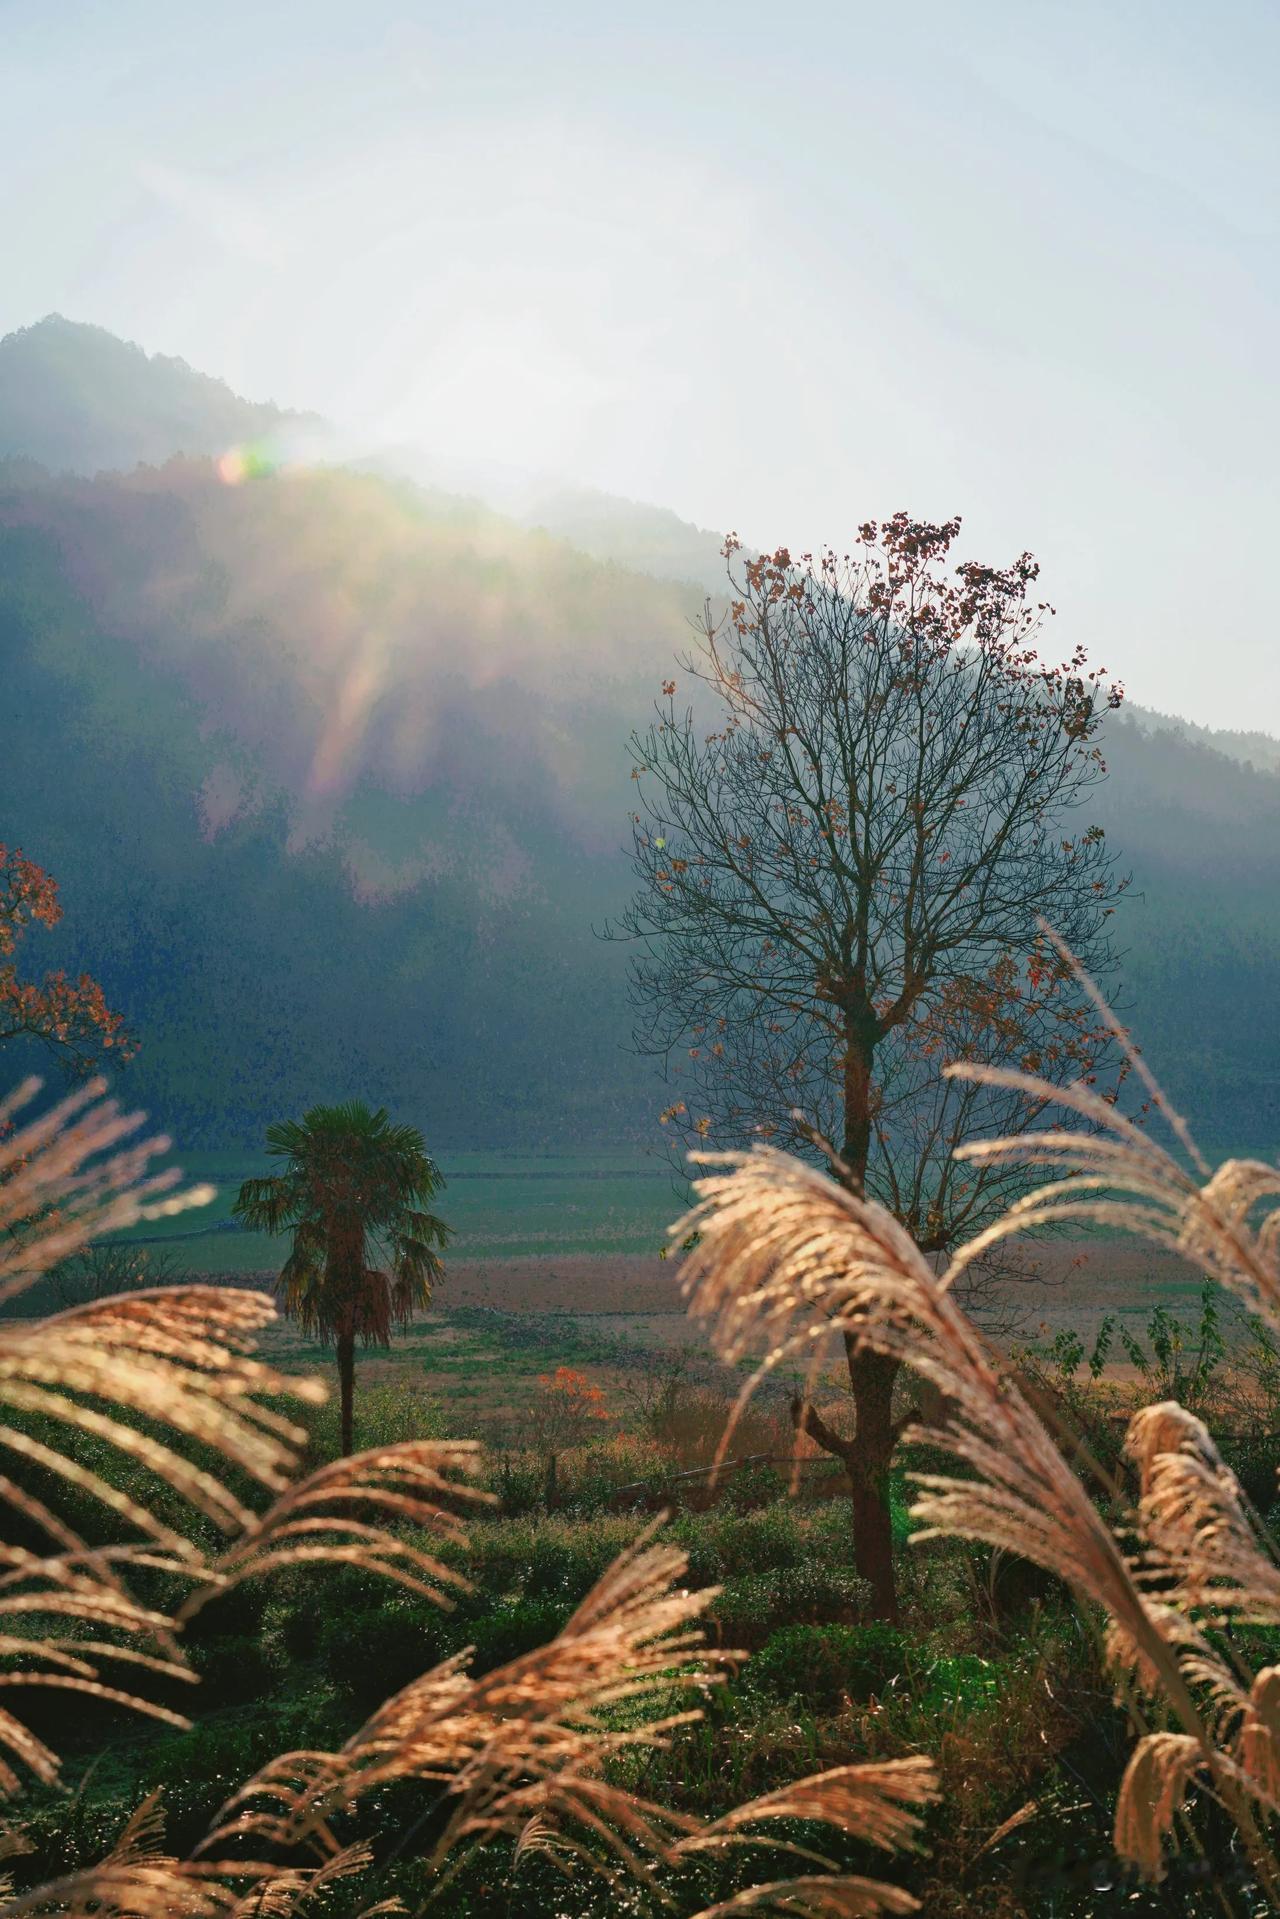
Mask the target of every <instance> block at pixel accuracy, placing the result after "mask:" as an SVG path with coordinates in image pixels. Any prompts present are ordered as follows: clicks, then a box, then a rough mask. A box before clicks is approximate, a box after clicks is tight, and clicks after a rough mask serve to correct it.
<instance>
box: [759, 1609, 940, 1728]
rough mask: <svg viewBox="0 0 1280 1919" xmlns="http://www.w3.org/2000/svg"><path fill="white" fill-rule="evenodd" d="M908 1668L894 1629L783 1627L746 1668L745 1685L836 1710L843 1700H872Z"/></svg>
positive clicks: (899, 1636)
mask: <svg viewBox="0 0 1280 1919" xmlns="http://www.w3.org/2000/svg"><path fill="white" fill-rule="evenodd" d="M905 1665H906V1645H905V1642H904V1640H903V1637H902V1634H901V1633H900V1632H899V1631H898V1630H897V1628H896V1627H894V1626H888V1625H885V1624H883V1623H881V1622H878V1621H875V1622H872V1623H871V1624H869V1625H866V1626H784V1627H783V1629H782V1631H781V1632H776V1633H774V1634H773V1635H772V1636H771V1637H770V1639H769V1640H768V1641H767V1642H766V1644H765V1646H764V1648H763V1650H762V1651H761V1652H758V1653H757V1654H756V1656H755V1658H754V1659H753V1660H752V1661H751V1663H750V1664H749V1665H748V1667H747V1669H746V1674H745V1680H744V1683H745V1684H746V1685H747V1686H748V1687H751V1688H753V1689H755V1690H758V1691H760V1692H764V1693H771V1694H772V1695H773V1696H774V1697H775V1698H777V1699H791V1698H797V1699H803V1700H804V1701H805V1703H806V1705H808V1706H809V1707H811V1708H812V1709H813V1710H814V1711H817V1712H824V1711H825V1712H837V1711H839V1709H840V1707H841V1705H842V1704H843V1703H844V1702H845V1700H852V1701H854V1702H861V1701H863V1700H867V1699H872V1698H874V1697H875V1696H876V1694H877V1693H879V1692H881V1691H882V1690H883V1689H884V1687H885V1686H887V1685H888V1684H889V1683H890V1681H892V1680H893V1679H895V1678H896V1677H897V1675H898V1674H899V1673H900V1672H902V1671H903V1670H904V1668H905Z"/></svg>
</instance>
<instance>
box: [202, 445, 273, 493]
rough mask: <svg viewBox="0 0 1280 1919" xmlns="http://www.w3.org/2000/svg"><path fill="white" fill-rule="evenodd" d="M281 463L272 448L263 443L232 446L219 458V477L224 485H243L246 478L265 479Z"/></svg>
mask: <svg viewBox="0 0 1280 1919" xmlns="http://www.w3.org/2000/svg"><path fill="white" fill-rule="evenodd" d="M279 464H280V462H279V461H278V460H277V459H276V458H275V457H274V456H273V454H272V453H271V451H270V449H269V448H268V447H266V446H264V445H262V444H258V445H256V446H254V445H250V446H232V447H228V448H227V451H226V452H225V453H224V454H223V455H222V456H221V458H220V459H219V460H218V463H217V468H218V478H219V479H220V480H221V481H222V484H223V485H224V486H242V485H243V484H244V482H245V481H246V480H261V479H265V477H266V476H267V474H269V473H274V472H275V471H276V469H277V467H278V466H279Z"/></svg>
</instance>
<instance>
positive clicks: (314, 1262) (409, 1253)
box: [234, 1100, 449, 1454]
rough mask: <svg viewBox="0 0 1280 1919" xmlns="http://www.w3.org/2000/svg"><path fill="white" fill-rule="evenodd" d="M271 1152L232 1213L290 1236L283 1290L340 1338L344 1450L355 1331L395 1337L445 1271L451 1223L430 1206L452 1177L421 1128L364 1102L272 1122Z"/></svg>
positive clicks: (327, 1334) (292, 1304)
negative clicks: (275, 1167)
mask: <svg viewBox="0 0 1280 1919" xmlns="http://www.w3.org/2000/svg"><path fill="white" fill-rule="evenodd" d="M267 1151H268V1153H269V1154H271V1155H272V1157H273V1158H276V1159H280V1160H283V1161H284V1168H283V1171H281V1172H279V1173H275V1174H272V1175H270V1176H268V1177H267V1178H265V1179H246V1180H245V1181H244V1183H243V1185H242V1186H241V1188H240V1192H239V1195H238V1197H237V1199H236V1203H235V1208H234V1210H235V1214H236V1217H237V1218H238V1219H239V1220H240V1221H241V1222H242V1224H244V1225H245V1226H248V1227H251V1228H253V1229H255V1230H256V1231H258V1232H268V1233H292V1234H293V1249H292V1251H291V1252H290V1254H289V1257H288V1259H287V1260H286V1261H285V1263H284V1266H283V1267H282V1268H281V1272H280V1277H279V1279H278V1281H277V1286H278V1289H279V1293H280V1299H281V1303H282V1305H283V1307H284V1310H285V1312H286V1313H288V1314H289V1315H290V1317H291V1318H293V1319H296V1320H297V1321H298V1324H299V1325H300V1326H301V1327H302V1329H303V1331H304V1332H307V1333H312V1334H315V1335H316V1336H317V1337H318V1338H319V1339H320V1340H321V1341H322V1342H323V1343H324V1344H325V1345H330V1344H332V1345H334V1346H335V1347H336V1348H337V1355H338V1385H339V1391H340V1394H341V1401H342V1451H343V1453H344V1454H347V1453H349V1452H350V1451H351V1449H352V1419H351V1405H352V1395H353V1392H354V1387H355V1347H356V1340H357V1339H361V1340H363V1341H364V1343H365V1344H366V1345H378V1346H386V1345H388V1344H389V1343H390V1339H391V1329H392V1327H393V1326H404V1325H407V1324H408V1322H409V1320H410V1319H412V1317H413V1314H414V1311H415V1309H416V1308H417V1307H420V1306H426V1305H429V1304H430V1300H431V1288H432V1284H433V1282H434V1281H435V1280H437V1279H438V1278H439V1277H440V1275H441V1273H442V1272H443V1271H444V1268H443V1265H442V1263H441V1260H440V1257H439V1254H440V1252H441V1251H442V1250H443V1248H444V1246H445V1244H446V1243H447V1241H448V1238H449V1228H448V1227H447V1226H446V1225H445V1224H444V1222H443V1220H440V1219H437V1217H436V1215H435V1214H434V1213H431V1212H427V1211H426V1210H424V1208H425V1206H426V1203H427V1202H428V1201H429V1200H431V1199H432V1198H434V1196H435V1194H436V1193H437V1192H439V1191H440V1189H441V1188H442V1187H443V1185H444V1180H443V1179H442V1178H441V1175H440V1171H439V1168H438V1167H437V1166H436V1164H435V1161H434V1160H433V1159H432V1158H431V1157H430V1155H429V1154H428V1152H427V1150H426V1147H425V1145H424V1143H423V1139H422V1135H421V1133H419V1132H418V1130H417V1129H416V1127H413V1126H393V1125H392V1124H391V1122H390V1120H389V1119H388V1117H387V1114H386V1111H385V1109H382V1108H379V1110H378V1111H377V1112H376V1113H375V1112H372V1111H371V1110H370V1109H369V1107H368V1106H366V1105H365V1104H364V1102H363V1100H352V1101H350V1102H349V1103H348V1104H347V1105H345V1106H313V1107H312V1108H311V1111H310V1112H309V1113H306V1114H304V1116H303V1118H302V1119H301V1120H286V1121H283V1122H282V1123H280V1124H278V1125H275V1126H270V1127H268V1128H267Z"/></svg>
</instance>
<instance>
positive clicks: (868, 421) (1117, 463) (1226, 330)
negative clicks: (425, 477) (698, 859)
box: [0, 0, 1280, 731]
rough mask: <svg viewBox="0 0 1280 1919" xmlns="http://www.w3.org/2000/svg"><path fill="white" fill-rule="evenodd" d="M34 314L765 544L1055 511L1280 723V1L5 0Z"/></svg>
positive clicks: (1217, 709) (1146, 637) (450, 453)
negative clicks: (1278, 530)
mask: <svg viewBox="0 0 1280 1919" xmlns="http://www.w3.org/2000/svg"><path fill="white" fill-rule="evenodd" d="M0 47H2V49H3V51H2V52H0V109H2V111H3V120H2V122H0V124H2V125H3V127H4V138H5V144H6V149H7V151H6V174H7V187H8V190H7V192H6V194H5V195H4V197H3V200H2V201H0V259H3V262H4V270H3V275H2V276H0V331H8V330H9V329H10V328H12V327H16V326H21V325H25V324H28V323H29V322H31V321H32V320H35V319H37V318H39V317H40V316H41V315H43V314H44V313H47V312H49V311H51V310H58V311H61V312H63V313H65V314H67V315H68V316H69V317H71V318H74V319H83V320H93V321H96V322H98V323H99V324H101V325H103V326H107V327H110V328H111V329H112V330H113V331H115V332H118V333H121V334H123V335H125V336H126V337H128V338H130V339H135V340H137V341H139V342H140V343H141V344H143V345H144V346H146V347H148V348H149V349H151V350H161V351H164V352H169V353H179V354H181V355H182V356H183V357H184V358H186V359H187V360H189V361H191V362H192V363H193V364H194V365H196V366H199V367H201V368H203V369H205V370H207V371H210V372H214V373H218V374H221V375H222V376H223V377H224V378H226V379H227V380H229V381H230V382H231V384H232V385H233V386H235V387H236V388H237V389H238V390H240V391H242V392H244V393H246V394H248V395H250V396H252V397H254V398H266V397H270V398H274V399H276V400H278V401H280V402H282V403H285V404H290V405H297V406H307V407H314V408H316V409H318V410H319V411H321V412H324V413H327V414H328V415H330V416H331V417H333V418H335V419H337V420H339V421H340V422H343V423H346V424H349V425H351V426H353V427H354V428H356V429H357V430H358V431H360V432H368V433H369V434H370V435H371V436H373V437H377V438H385V439H387V440H391V441H405V440H419V441H421V442H422V443H423V444H424V445H425V446H426V447H427V448H428V449H430V450H432V451H433V452H434V453H436V454H437V455H438V456H441V457H443V458H446V459H448V458H463V459H469V460H478V461H500V462H504V463H508V464H511V465H514V466H520V467H533V468H538V469H542V470H547V471H550V472H554V473H556V474H559V475H563V476H565V477H567V478H569V479H572V480H576V481H582V482H585V483H588V484H592V485H596V486H600V487H603V488H606V489H608V490H610V491H612V492H617V493H622V494H625V495H628V496H630V497H632V498H637V499H645V500H652V501H657V502H659V503H662V504H664V505H669V506H672V507H674V508H675V509H676V510H677V511H678V512H679V513H681V514H683V515H685V516H686V517H688V518H690V519H694V520H696V521H698V522H700V523H701V524H703V525H706V526H712V527H715V528H718V529H722V528H725V527H728V526H734V527H736V528H737V529H738V530H739V531H740V532H741V533H742V535H743V536H744V537H745V538H746V539H748V540H750V541H752V542H755V543H767V544H770V545H772V544H775V543H777V542H779V541H783V540H786V541H789V542H790V543H792V544H797V545H798V544H816V543H818V542H821V541H823V540H824V539H825V540H830V541H831V542H832V543H833V544H840V543H841V542H843V541H845V540H846V539H847V537H848V536H849V534H850V532H851V530H852V527H853V526H854V524H855V523H856V522H857V521H859V520H861V519H864V518H867V517H869V516H872V517H880V516H883V515H884V514H886V513H888V512H890V511H892V510H893V509H895V508H897V507H899V506H906V507H908V508H909V509H910V510H911V511H912V512H915V513H917V514H921V515H929V516H939V517H940V516H943V515H946V514H949V513H952V512H960V513H962V514H963V515H964V516H965V519H966V523H967V527H968V532H969V535H970V536H971V538H970V544H971V546H972V549H973V551H974V552H975V553H978V554H979V555H980V556H981V557H984V558H989V559H992V560H1004V559H1006V558H1007V557H1009V556H1010V555H1011V554H1012V553H1013V552H1015V551H1017V550H1020V549H1021V548H1022V547H1024V546H1029V547H1031V548H1032V550H1033V551H1035V552H1036V553H1037V554H1038V555H1039V556H1040V558H1041V560H1042V562H1043V564H1044V569H1045V574H1044V579H1045V585H1046V589H1047V591H1048V596H1049V597H1050V598H1051V599H1053V600H1054V601H1055V603H1056V604H1057V606H1058V608H1059V614H1060V617H1059V621H1058V630H1057V638H1058V640H1059V642H1060V643H1061V644H1062V645H1063V646H1064V647H1065V645H1066V643H1067V641H1068V640H1069V639H1074V638H1076V637H1082V638H1084V639H1086V640H1087V641H1089V642H1090V644H1091V645H1092V647H1093V648H1094V650H1095V656H1096V657H1100V658H1101V661H1102V663H1103V664H1105V665H1106V666H1108V667H1109V668H1111V669H1112V670H1113V671H1114V672H1115V673H1117V674H1119V675H1121V676H1123V677H1124V678H1125V679H1126V680H1127V681H1128V682H1129V684H1130V686H1131V688H1132V690H1133V692H1134V693H1135V695H1137V696H1138V697H1139V698H1141V699H1143V700H1145V701H1147V702H1148V703H1151V704H1155V705H1161V706H1164V707H1167V708H1170V709H1173V710H1177V711H1180V712H1182V713H1185V714H1187V715H1189V716H1191V717H1195V718H1199V719H1202V720H1204V721H1206V722H1208V723H1212V724H1218V725H1236V726H1260V727H1263V728H1266V729H1268V730H1271V731H1280V651H1278V649H1277V645H1276V639H1277V619H1276V613H1275V611H1274V608H1273V604H1272V602H1273V585H1272V581H1271V579H1270V567H1271V565H1272V563H1273V562H1272V553H1273V549H1274V546H1275V524H1276V519H1277V509H1278V508H1280V481H1278V480H1277V470H1278V467H1280V458H1278V455H1277V445H1278V444H1280V431H1278V429H1280V397H1278V395H1280V389H1278V387H1277V381H1276V377H1275V357H1276V352H1277V317H1278V315H1277V306H1278V300H1277V294H1278V291H1280V261H1278V253H1277V239H1278V234H1280V130H1278V129H1280V121H1278V119H1277V114H1276V110H1275V106H1274V86H1275V76H1276V73H1277V72H1278V71H1280V8H1277V7H1276V6H1275V5H1274V4H1271V5H1263V4H1259V5H1246V4H1232V3H1231V0H1228V3H1227V4H1220V5H1218V6H1217V7H1214V8H1208V7H1205V6H1204V5H1203V4H1197V5H1190V4H1185V3H1184V0H1162V3H1160V4H1135V3H1133V0H1072V3H1071V4H1067V3H1065V0H1064V3H1063V4H1058V3H1057V0H1052V3H1050V0H1010V3H1009V4H1004V3H1003V0H999V3H997V0H969V3H968V4H965V3H964V0H918V3H917V4H915V5H912V6H911V7H909V8H908V7H894V6H886V5H884V4H883V0H878V3H877V4H875V5H863V4H860V3H859V0H848V3H847V4H844V5H833V6H822V5H817V4H808V3H807V0H792V3H791V4H788V5H772V6H769V7H765V6H761V5H756V4H753V3H752V0H741V4H734V5H728V4H720V3H719V0H714V3H709V4H699V0H682V3H681V4H669V3H668V0H646V4H645V5H644V6H642V7H628V8H626V9H623V8H622V7H618V6H610V5H608V4H601V0H590V3H588V0H582V4H577V3H575V0H539V3H538V4H534V3H533V0H523V3H520V4H516V3H511V4H492V3H486V0H450V4H448V5H440V4H436V0H416V3H410V0H301V3H300V4H296V5H293V4H272V0H219V4H217V5H216V6H210V5H209V4H208V0H201V3H200V4H199V5H189V4H186V0H113V4H112V5H110V6H104V5H103V4H101V0H85V3H83V4H80V3H78V0H56V4H54V3H52V0H0Z"/></svg>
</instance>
